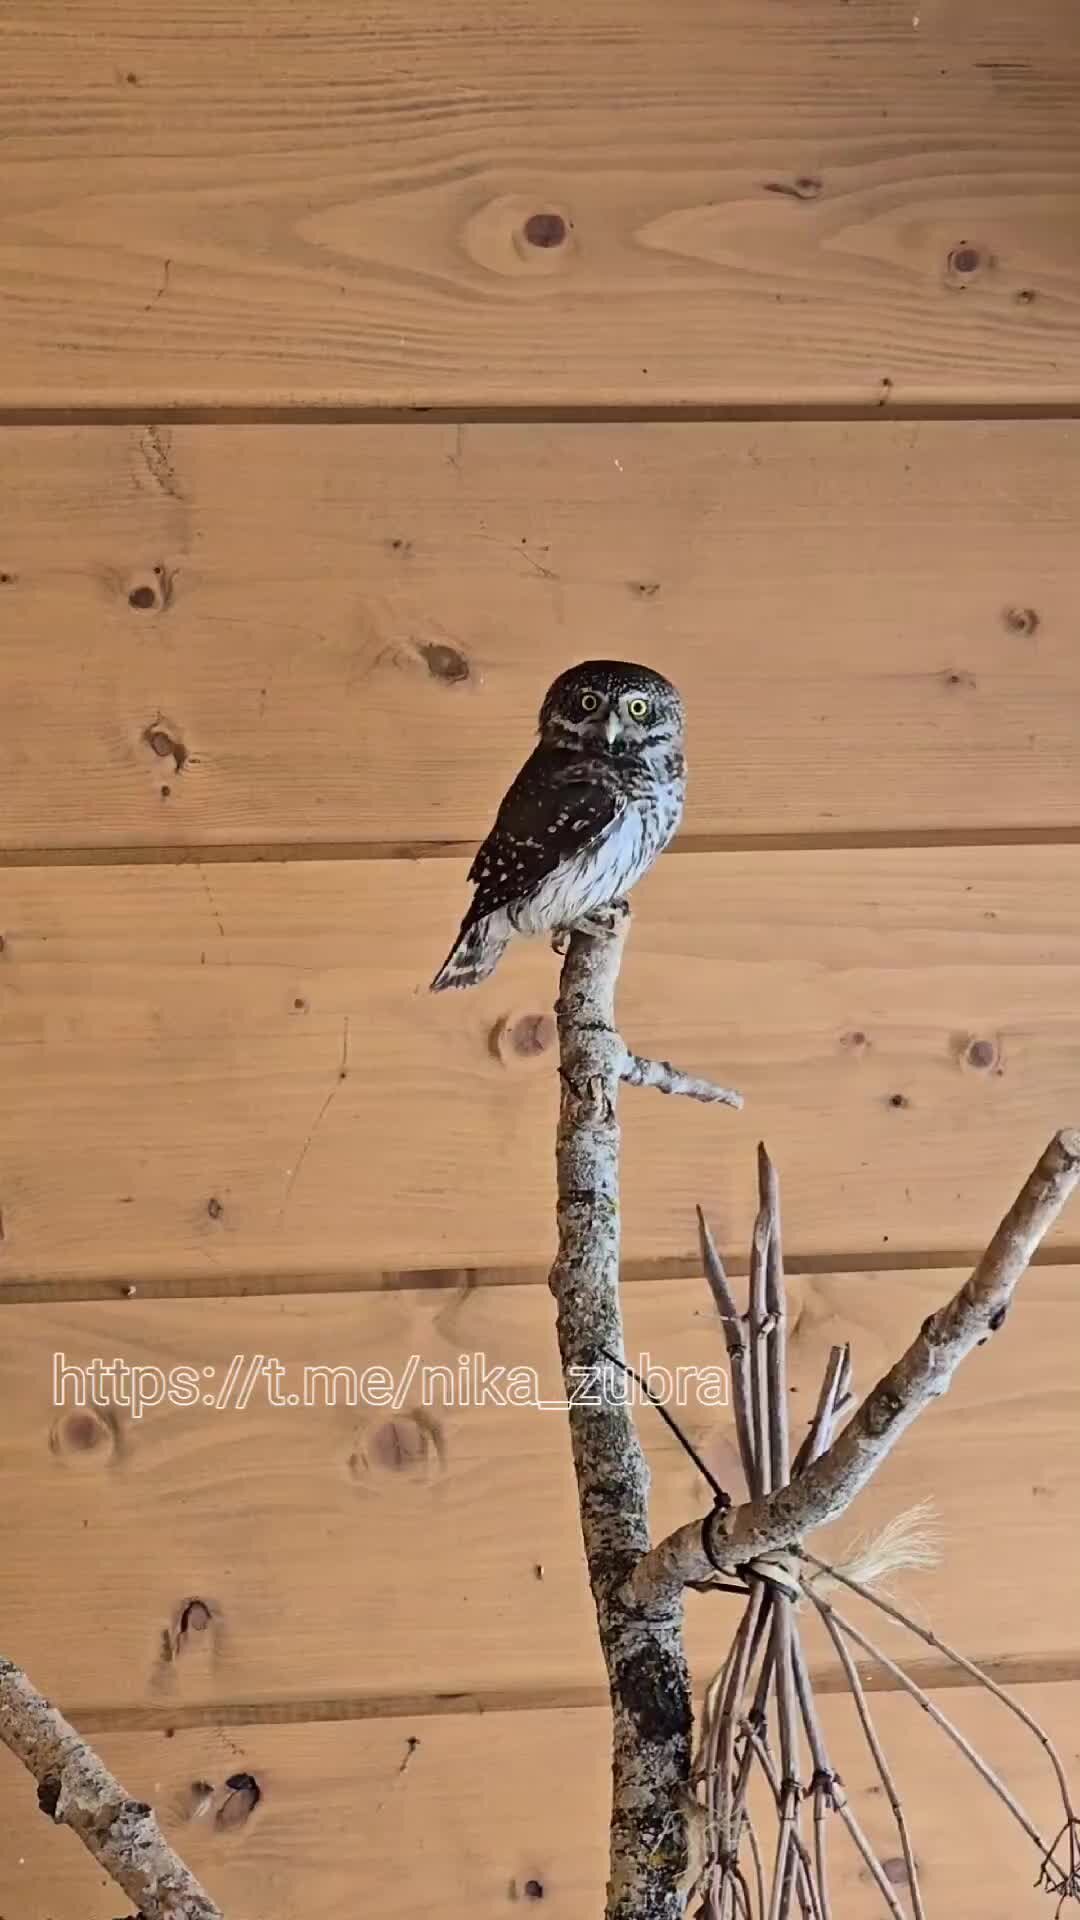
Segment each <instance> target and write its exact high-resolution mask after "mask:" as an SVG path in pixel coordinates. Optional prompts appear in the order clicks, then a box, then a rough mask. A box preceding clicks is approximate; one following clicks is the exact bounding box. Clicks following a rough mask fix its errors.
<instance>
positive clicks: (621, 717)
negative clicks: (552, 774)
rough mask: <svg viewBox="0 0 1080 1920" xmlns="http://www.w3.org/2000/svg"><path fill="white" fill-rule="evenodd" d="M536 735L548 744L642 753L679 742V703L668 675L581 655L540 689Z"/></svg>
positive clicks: (673, 746)
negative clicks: (581, 658) (578, 662)
mask: <svg viewBox="0 0 1080 1920" xmlns="http://www.w3.org/2000/svg"><path fill="white" fill-rule="evenodd" d="M540 738H541V740H542V741H543V743H544V745H545V746H548V747H579V748H582V749H584V750H586V751H588V752H590V753H596V752H601V753H612V754H619V753H641V752H643V751H645V750H646V749H648V748H650V747H655V746H662V747H665V748H670V749H673V750H676V751H678V750H679V749H681V747H682V744H683V707H682V701H681V700H680V698H679V695H678V693H677V692H676V690H675V688H674V687H673V686H672V684H671V681H670V680H665V679H664V676H663V674H662V673H654V672H653V670H652V668H651V667H639V666H636V665H635V664H634V662H633V661H632V660H586V661H585V662H584V663H583V665H581V666H580V667H570V668H568V669H567V671H566V672H565V673H560V675H559V677H558V679H557V680H554V681H553V682H552V684H551V686H550V687H549V688H548V690H547V693H546V694H545V695H544V704H543V706H542V707H541V709H540Z"/></svg>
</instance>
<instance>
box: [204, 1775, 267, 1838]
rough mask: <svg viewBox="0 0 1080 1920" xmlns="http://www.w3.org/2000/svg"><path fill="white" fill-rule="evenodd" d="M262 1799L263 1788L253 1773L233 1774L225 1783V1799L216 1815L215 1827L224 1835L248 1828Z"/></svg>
mask: <svg viewBox="0 0 1080 1920" xmlns="http://www.w3.org/2000/svg"><path fill="white" fill-rule="evenodd" d="M261 1799H262V1788H261V1787H260V1785H259V1783H258V1781H257V1780H256V1778H255V1775H254V1774H253V1773H231V1774H230V1775H229V1777H228V1779H227V1780H226V1782H225V1798H224V1799H223V1801H222V1802H221V1805H220V1806H219V1808H218V1810H217V1812H216V1814H215V1815H214V1825H215V1827H217V1828H219V1829H220V1831H221V1832H222V1833H232V1832H235V1830H236V1828H237V1827H243V1826H246V1824H247V1822H248V1821H249V1820H250V1818H251V1816H252V1814H253V1813H254V1811H255V1809H256V1807H257V1806H258V1804H259V1801H260V1800H261Z"/></svg>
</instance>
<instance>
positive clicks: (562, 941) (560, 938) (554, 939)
mask: <svg viewBox="0 0 1080 1920" xmlns="http://www.w3.org/2000/svg"><path fill="white" fill-rule="evenodd" d="M570 932H571V929H569V928H564V927H560V928H559V931H558V932H557V933H553V934H552V936H551V951H552V953H557V954H558V956H559V959H560V960H562V959H564V958H565V955H566V949H567V947H568V946H569V945H570Z"/></svg>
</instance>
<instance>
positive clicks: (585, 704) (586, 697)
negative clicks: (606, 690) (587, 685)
mask: <svg viewBox="0 0 1080 1920" xmlns="http://www.w3.org/2000/svg"><path fill="white" fill-rule="evenodd" d="M599 705H600V695H599V694H598V693H583V694H582V696H581V711H582V713H595V712H596V709H597V707H598V706H599Z"/></svg>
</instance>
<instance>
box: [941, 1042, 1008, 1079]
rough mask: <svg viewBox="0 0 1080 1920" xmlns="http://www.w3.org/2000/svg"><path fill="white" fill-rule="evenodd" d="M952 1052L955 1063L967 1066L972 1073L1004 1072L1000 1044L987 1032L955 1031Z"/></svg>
mask: <svg viewBox="0 0 1080 1920" xmlns="http://www.w3.org/2000/svg"><path fill="white" fill-rule="evenodd" d="M952 1052H953V1057H954V1059H955V1060H956V1061H957V1063H958V1064H959V1065H960V1066H961V1067H969V1068H970V1069H971V1071H972V1072H973V1073H997V1074H998V1075H999V1076H1000V1074H1002V1073H1003V1072H1004V1068H1003V1066H1002V1064H1001V1047H1000V1044H999V1042H998V1041H997V1040H996V1039H993V1038H992V1037H991V1036H990V1035H988V1034H974V1033H955V1034H954V1035H953V1037H952Z"/></svg>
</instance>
